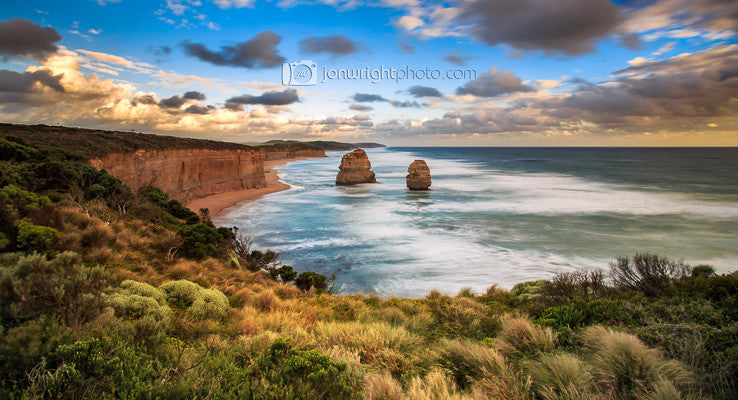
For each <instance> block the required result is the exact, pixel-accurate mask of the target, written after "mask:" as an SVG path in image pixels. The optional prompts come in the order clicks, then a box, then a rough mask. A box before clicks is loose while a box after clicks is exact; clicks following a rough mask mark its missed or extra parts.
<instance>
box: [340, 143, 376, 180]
mask: <svg viewBox="0 0 738 400" xmlns="http://www.w3.org/2000/svg"><path fill="white" fill-rule="evenodd" d="M371 168H372V164H371V163H370V162H369V157H367V155H366V152H365V151H364V150H361V149H358V150H354V151H352V152H351V153H346V154H344V155H343V158H342V159H341V166H340V167H338V169H339V172H338V176H336V185H354V184H357V183H374V182H376V181H377V180H376V179H375V178H374V172H373V171H371Z"/></svg>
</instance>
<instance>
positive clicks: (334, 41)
mask: <svg viewBox="0 0 738 400" xmlns="http://www.w3.org/2000/svg"><path fill="white" fill-rule="evenodd" d="M298 47H299V48H300V51H301V52H303V53H307V54H320V53H327V54H331V55H333V56H343V55H346V54H352V53H356V51H357V47H358V46H357V44H356V42H354V41H352V40H351V39H349V38H347V37H346V36H343V35H333V36H322V37H309V38H305V39H302V40H300V43H298Z"/></svg>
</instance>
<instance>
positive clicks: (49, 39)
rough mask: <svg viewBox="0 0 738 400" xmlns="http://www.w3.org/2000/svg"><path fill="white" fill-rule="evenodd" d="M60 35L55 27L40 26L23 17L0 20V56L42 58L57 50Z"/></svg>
mask: <svg viewBox="0 0 738 400" xmlns="http://www.w3.org/2000/svg"><path fill="white" fill-rule="evenodd" d="M60 40H61V36H59V33H58V32H57V31H56V29H54V28H51V27H45V28H44V27H42V26H40V25H37V24H36V23H34V22H32V21H29V20H27V19H23V18H13V19H9V20H6V21H3V22H0V57H1V58H3V59H7V58H9V57H23V58H31V59H35V60H44V59H46V58H47V57H48V56H49V55H51V54H54V53H56V52H57V50H59V48H58V47H57V45H56V42H58V41H60Z"/></svg>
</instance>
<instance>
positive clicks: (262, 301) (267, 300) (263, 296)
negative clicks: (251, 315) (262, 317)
mask: <svg viewBox="0 0 738 400" xmlns="http://www.w3.org/2000/svg"><path fill="white" fill-rule="evenodd" d="M249 302H250V303H251V305H252V306H254V307H255V308H256V309H257V310H259V311H262V312H271V311H275V310H278V309H280V308H281V307H282V301H281V300H280V299H279V297H277V295H276V294H274V291H273V290H271V289H267V290H264V291H262V292H259V293H258V294H256V295H254V296H253V297H251V298H250V299H249Z"/></svg>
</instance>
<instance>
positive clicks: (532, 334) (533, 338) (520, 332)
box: [496, 315, 556, 358]
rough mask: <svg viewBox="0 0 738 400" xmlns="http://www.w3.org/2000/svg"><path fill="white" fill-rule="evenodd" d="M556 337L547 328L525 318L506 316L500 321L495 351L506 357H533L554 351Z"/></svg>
mask: <svg viewBox="0 0 738 400" xmlns="http://www.w3.org/2000/svg"><path fill="white" fill-rule="evenodd" d="M555 344H556V335H555V334H554V332H553V331H552V330H551V328H548V327H543V328H542V327H539V326H537V325H535V324H534V323H533V322H531V321H530V320H529V319H528V318H527V317H512V316H510V315H507V316H505V317H503V319H502V331H501V332H500V334H499V336H498V338H497V343H496V346H497V349H498V350H500V351H501V352H502V354H504V355H505V356H506V357H512V358H522V357H534V356H536V355H537V354H538V353H545V352H548V351H551V350H553V349H554V347H555Z"/></svg>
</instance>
